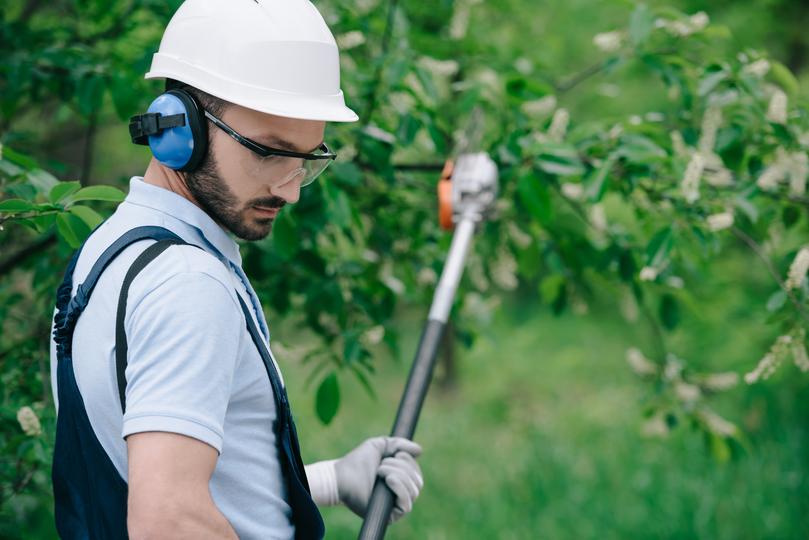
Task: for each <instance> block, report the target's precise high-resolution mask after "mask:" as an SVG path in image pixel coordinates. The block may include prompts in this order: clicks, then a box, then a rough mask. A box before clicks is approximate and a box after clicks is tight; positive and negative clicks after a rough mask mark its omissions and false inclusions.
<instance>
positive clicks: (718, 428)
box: [700, 410, 738, 437]
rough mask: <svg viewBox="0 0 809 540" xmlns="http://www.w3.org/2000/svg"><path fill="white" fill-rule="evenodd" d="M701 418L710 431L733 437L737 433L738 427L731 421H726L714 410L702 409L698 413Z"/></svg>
mask: <svg viewBox="0 0 809 540" xmlns="http://www.w3.org/2000/svg"><path fill="white" fill-rule="evenodd" d="M700 416H701V417H702V420H703V421H704V422H705V424H707V426H708V429H710V430H711V431H712V432H714V433H716V434H718V435H723V436H725V437H733V436H735V435H736V434H737V433H738V428H737V427H736V426H735V425H733V423H732V422H728V421H727V420H725V419H724V418H722V417H721V416H719V415H718V414H716V413H715V412H712V411H709V410H703V411H702V412H701V413H700Z"/></svg>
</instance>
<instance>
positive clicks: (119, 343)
mask: <svg viewBox="0 0 809 540" xmlns="http://www.w3.org/2000/svg"><path fill="white" fill-rule="evenodd" d="M174 245H193V244H188V243H187V242H185V241H183V240H182V239H180V238H166V239H163V240H158V241H157V242H155V243H154V244H152V245H151V246H149V247H148V248H146V249H145V250H143V253H141V254H140V255H138V257H137V258H136V259H135V262H133V263H132V266H130V267H129V270H128V271H127V273H126V276H125V277H124V283H123V285H122V286H121V292H120V294H119V295H118V312H117V314H116V316H115V372H116V374H117V375H118V396H119V397H120V398H121V411H122V412H126V364H127V358H126V356H127V352H128V350H129V345H128V344H127V342H126V329H125V328H124V319H125V317H126V302H127V297H128V296H129V286H130V285H132V281H134V280H135V277H136V276H137V275H138V274H139V273H140V272H141V270H143V269H144V268H146V266H147V265H148V264H149V263H150V262H152V261H153V260H155V259H156V258H157V257H158V255H160V254H161V253H163V252H164V251H166V249H168V248H169V247H170V246H174Z"/></svg>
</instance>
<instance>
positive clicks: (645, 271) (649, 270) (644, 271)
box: [639, 266, 659, 281]
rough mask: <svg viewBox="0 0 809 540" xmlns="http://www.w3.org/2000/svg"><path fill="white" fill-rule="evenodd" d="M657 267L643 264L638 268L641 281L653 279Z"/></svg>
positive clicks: (655, 275) (655, 277)
mask: <svg viewBox="0 0 809 540" xmlns="http://www.w3.org/2000/svg"><path fill="white" fill-rule="evenodd" d="M658 272H659V271H658V269H657V268H655V267H653V266H644V267H643V268H641V269H640V275H639V278H640V280H641V281H654V280H655V279H657V274H658Z"/></svg>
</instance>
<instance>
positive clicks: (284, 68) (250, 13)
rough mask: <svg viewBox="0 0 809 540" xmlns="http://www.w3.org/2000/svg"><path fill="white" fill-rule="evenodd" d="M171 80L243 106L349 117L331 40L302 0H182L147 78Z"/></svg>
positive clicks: (311, 115)
mask: <svg viewBox="0 0 809 540" xmlns="http://www.w3.org/2000/svg"><path fill="white" fill-rule="evenodd" d="M161 77H165V78H170V79H175V80H177V81H181V82H184V83H186V84H188V85H190V86H193V87H195V88H198V89H200V90H202V91H204V92H207V93H209V94H211V95H213V96H216V97H218V98H221V99H224V100H226V101H229V102H231V103H236V104H238V105H241V106H243V107H247V108H248V109H253V110H256V111H261V112H265V113H270V114H275V115H278V116H285V117H289V118H301V119H305V120H324V121H332V122H353V121H355V120H357V119H358V117H357V114H356V113H355V112H354V111H352V110H351V109H349V108H348V107H346V104H345V100H344V99H343V91H342V90H340V58H339V51H338V50H337V43H336V42H335V41H334V36H333V35H332V33H331V31H330V30H329V27H328V26H326V22H325V21H324V20H323V17H322V16H321V15H320V13H319V12H318V11H317V8H315V6H314V5H312V3H311V2H310V1H309V0H186V2H184V3H183V4H182V5H181V6H180V8H179V9H178V10H177V12H176V13H175V14H174V16H173V17H172V18H171V21H169V24H168V26H167V27H166V30H165V32H164V33H163V39H162V40H161V41H160V50H159V51H158V52H157V53H155V54H154V56H153V57H152V67H151V69H150V70H149V72H148V73H147V74H146V78H147V79H155V78H161Z"/></svg>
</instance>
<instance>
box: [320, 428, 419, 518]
mask: <svg viewBox="0 0 809 540" xmlns="http://www.w3.org/2000/svg"><path fill="white" fill-rule="evenodd" d="M419 454H421V447H420V446H419V445H418V444H416V443H414V442H413V441H411V440H408V439H404V438H401V437H373V438H371V439H367V440H366V441H364V442H363V443H362V444H360V445H359V446H357V447H356V448H355V449H354V450H352V451H351V452H349V453H348V454H346V455H345V456H344V457H342V458H340V459H334V460H329V461H319V462H317V463H314V464H312V465H307V466H306V476H307V477H308V478H309V485H310V488H311V490H312V498H313V499H314V500H315V502H316V503H317V504H318V505H321V506H325V505H333V504H336V503H337V502H342V503H343V504H345V505H346V506H347V507H348V508H350V509H351V511H352V512H354V513H355V514H357V515H358V516H360V517H365V511H366V509H367V508H368V501H369V499H370V498H371V492H372V491H373V489H374V482H375V481H376V477H377V476H379V477H381V478H384V479H385V484H387V486H388V487H389V488H390V490H391V491H392V492H393V494H394V495H395V496H396V501H395V503H394V506H393V511H392V512H391V517H390V522H391V523H393V522H394V521H396V520H398V519H399V518H401V517H402V516H403V515H405V514H407V513H408V512H410V511H411V510H412V509H413V501H415V500H416V497H418V495H419V492H420V491H421V488H422V487H423V486H424V480H423V479H422V476H421V468H420V467H419V465H418V463H416V460H415V458H416V457H418V456H419Z"/></svg>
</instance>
